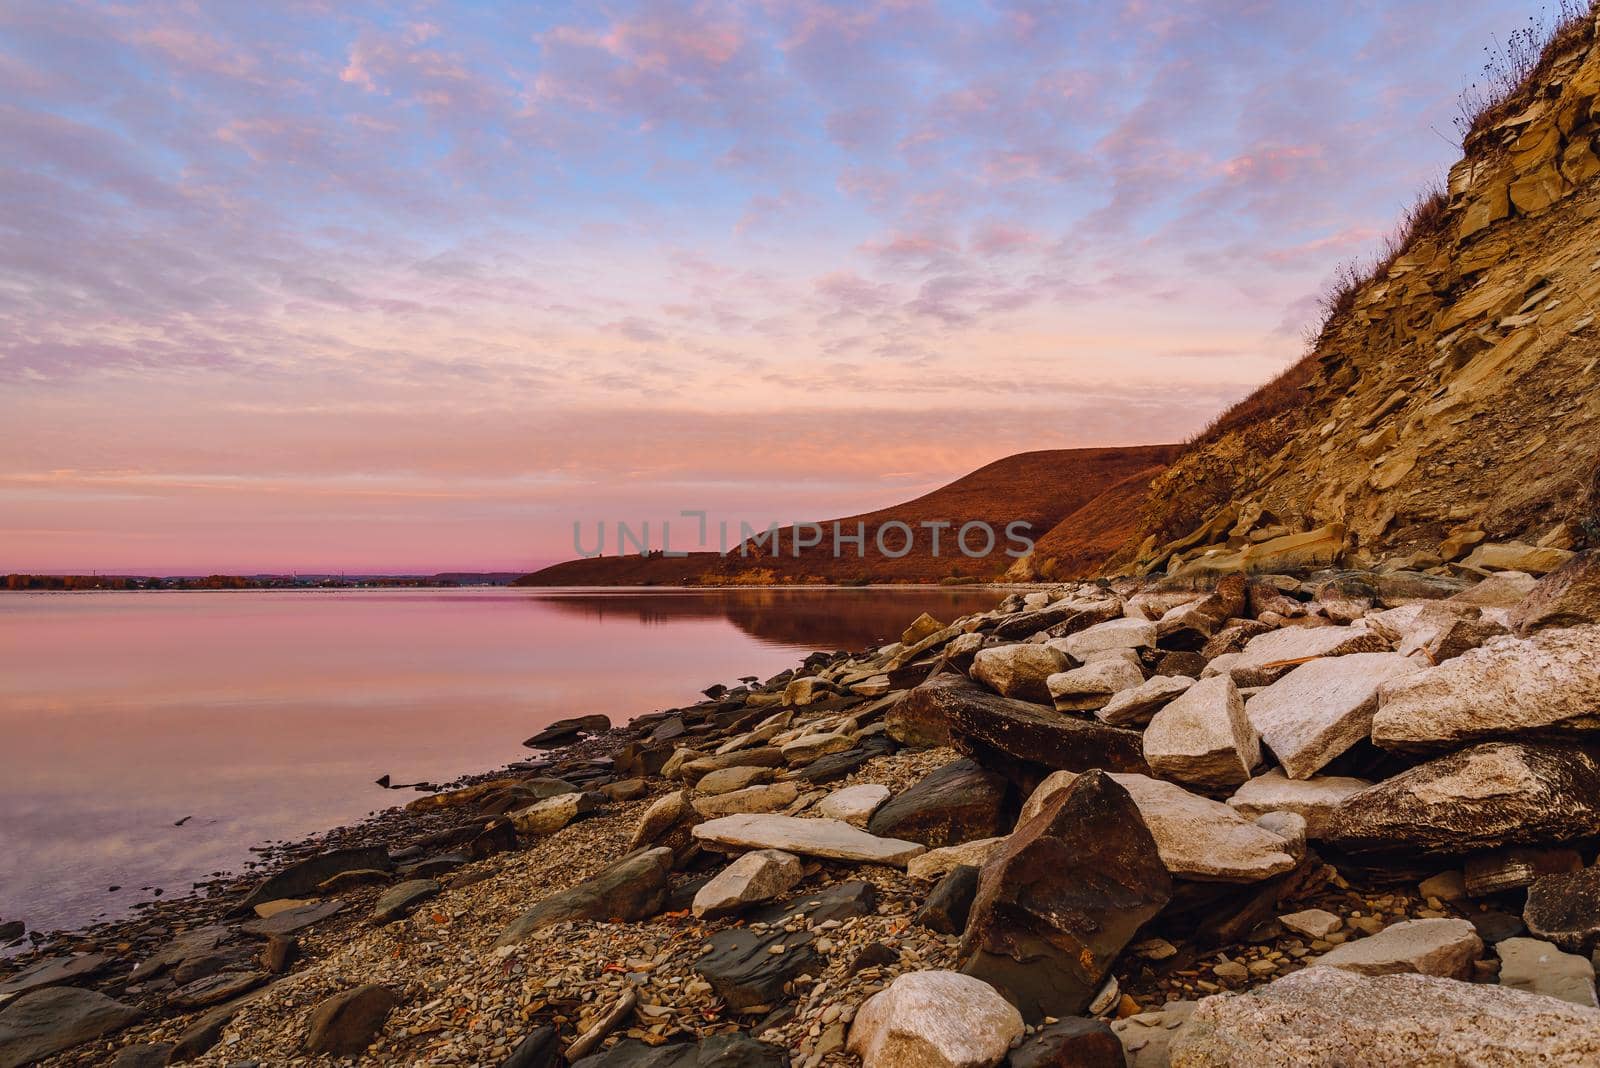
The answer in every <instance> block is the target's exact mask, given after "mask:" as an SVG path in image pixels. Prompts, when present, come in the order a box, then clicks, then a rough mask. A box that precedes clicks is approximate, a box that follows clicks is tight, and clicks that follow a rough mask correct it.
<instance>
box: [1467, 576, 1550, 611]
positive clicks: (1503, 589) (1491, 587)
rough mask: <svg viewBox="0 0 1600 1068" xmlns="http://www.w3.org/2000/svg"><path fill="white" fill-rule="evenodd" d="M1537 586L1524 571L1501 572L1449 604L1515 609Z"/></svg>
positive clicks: (1534, 579) (1531, 577)
mask: <svg viewBox="0 0 1600 1068" xmlns="http://www.w3.org/2000/svg"><path fill="white" fill-rule="evenodd" d="M1538 586H1539V580H1538V579H1536V578H1534V577H1533V576H1532V575H1530V574H1528V573H1527V572H1525V571H1501V572H1497V573H1496V574H1493V575H1490V576H1489V577H1488V578H1486V579H1484V580H1483V581H1482V582H1479V583H1478V584H1477V585H1475V586H1471V587H1468V588H1467V589H1464V590H1462V591H1461V592H1460V593H1457V594H1454V595H1453V596H1451V598H1450V603H1451V604H1464V605H1476V606H1477V607H1479V608H1516V607H1517V605H1519V604H1521V603H1522V601H1523V599H1524V598H1525V597H1527V596H1528V595H1529V594H1531V593H1532V592H1533V591H1534V590H1535V589H1537V588H1538Z"/></svg>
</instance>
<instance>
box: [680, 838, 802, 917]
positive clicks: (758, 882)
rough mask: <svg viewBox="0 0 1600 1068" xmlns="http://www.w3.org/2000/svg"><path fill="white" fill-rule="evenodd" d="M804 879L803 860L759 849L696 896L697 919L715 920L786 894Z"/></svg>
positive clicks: (701, 889) (716, 878)
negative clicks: (801, 861) (698, 917)
mask: <svg viewBox="0 0 1600 1068" xmlns="http://www.w3.org/2000/svg"><path fill="white" fill-rule="evenodd" d="M804 875H805V866H804V865H803V864H801V863H800V858H799V857H797V856H795V855H794V854H792V853H785V852H783V851H782V850H780V849H757V850H755V851H753V852H750V853H746V854H745V855H744V856H742V857H740V858H739V859H738V860H735V861H734V862H733V863H732V864H729V865H728V866H727V867H726V868H724V869H722V871H720V872H718V873H717V874H716V876H714V877H713V878H712V879H711V881H710V882H708V883H706V884H705V885H704V886H702V887H701V888H700V890H699V892H697V893H696V894H695V895H694V904H693V906H692V911H693V912H694V914H695V915H696V916H701V917H706V918H710V919H715V918H716V917H718V916H727V915H730V914H732V913H735V912H738V911H739V910H740V909H742V908H744V907H745V906H746V905H754V904H760V903H761V902H764V901H771V900H773V899H774V898H776V897H778V896H779V895H780V894H784V893H787V892H788V891H789V890H790V889H791V888H793V887H794V885H795V884H796V883H798V882H799V881H800V880H801V878H802V877H804Z"/></svg>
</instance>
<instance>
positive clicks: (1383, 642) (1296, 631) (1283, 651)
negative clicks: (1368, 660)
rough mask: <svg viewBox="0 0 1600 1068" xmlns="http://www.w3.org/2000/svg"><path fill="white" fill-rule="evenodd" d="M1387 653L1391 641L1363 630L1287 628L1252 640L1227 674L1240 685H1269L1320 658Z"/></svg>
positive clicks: (1345, 628) (1348, 628)
mask: <svg viewBox="0 0 1600 1068" xmlns="http://www.w3.org/2000/svg"><path fill="white" fill-rule="evenodd" d="M1388 651H1389V642H1388V640H1387V639H1385V638H1384V637H1382V636H1381V635H1379V634H1377V633H1375V632H1373V631H1371V630H1368V629H1366V628H1364V627H1284V628H1282V629H1281V630H1274V631H1268V632H1267V633H1266V634H1258V635H1257V636H1256V637H1254V638H1251V639H1250V641H1249V643H1248V644H1246V645H1245V647H1244V651H1243V652H1241V653H1240V654H1239V657H1238V659H1237V660H1234V661H1232V662H1231V663H1230V664H1229V666H1228V673H1229V674H1230V675H1232V676H1233V681H1234V682H1236V683H1238V684H1239V685H1240V686H1269V685H1271V684H1272V683H1274V682H1277V681H1278V680H1279V679H1280V678H1282V677H1283V676H1285V675H1287V674H1288V673H1289V672H1290V671H1293V670H1294V669H1295V668H1296V667H1297V666H1299V665H1300V664H1303V663H1307V662H1309V661H1311V660H1314V659H1317V658H1319V657H1325V656H1346V655H1348V654H1350V653H1385V652H1388Z"/></svg>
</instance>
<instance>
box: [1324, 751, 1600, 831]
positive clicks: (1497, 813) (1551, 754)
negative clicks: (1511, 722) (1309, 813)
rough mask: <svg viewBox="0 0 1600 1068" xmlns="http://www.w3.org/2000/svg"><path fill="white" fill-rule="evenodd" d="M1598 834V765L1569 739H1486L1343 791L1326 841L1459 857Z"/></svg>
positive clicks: (1599, 810) (1599, 817) (1599, 783)
mask: <svg viewBox="0 0 1600 1068" xmlns="http://www.w3.org/2000/svg"><path fill="white" fill-rule="evenodd" d="M1594 834H1600V764H1597V762H1596V760H1595V758H1594V756H1592V755H1591V754H1589V753H1588V752H1586V751H1584V750H1582V749H1578V748H1575V747H1572V746H1563V745H1554V744H1543V743H1524V742H1485V743H1483V744H1482V745H1477V746H1473V747H1472V748H1470V749H1464V750H1462V751H1460V752H1457V753H1451V754H1450V755H1448V756H1443V757H1439V758H1438V759H1437V760H1431V761H1429V762H1428V763H1426V764H1420V765H1418V766H1417V767H1414V768H1411V769H1409V770H1407V771H1403V772H1401V773H1400V774H1399V775H1396V776H1395V777H1394V778H1392V779H1385V780H1384V781H1383V782H1380V783H1378V784H1377V785H1375V786H1371V787H1368V788H1367V789H1365V790H1362V791H1361V792H1360V793H1356V794H1352V795H1351V796H1350V797H1348V798H1347V799H1345V801H1344V803H1343V804H1341V805H1340V806H1339V807H1338V809H1336V810H1335V811H1334V813H1333V817H1332V819H1331V820H1330V821H1329V824H1328V832H1327V835H1326V836H1325V841H1327V842H1328V843H1329V844H1331V845H1333V846H1336V847H1337V848H1339V849H1341V850H1344V851H1345V852H1347V853H1351V854H1358V855H1375V856H1392V857H1411V856H1416V855H1418V854H1428V853H1435V854H1442V855H1452V856H1459V855H1463V854H1466V853H1471V852H1473V851H1475V850H1480V849H1494V848H1497V847H1499V846H1503V845H1543V844H1552V843H1559V842H1569V841H1574V840H1577V839H1581V838H1586V837H1588V836H1590V835H1594Z"/></svg>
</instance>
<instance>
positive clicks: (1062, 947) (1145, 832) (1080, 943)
mask: <svg viewBox="0 0 1600 1068" xmlns="http://www.w3.org/2000/svg"><path fill="white" fill-rule="evenodd" d="M1171 897H1172V878H1171V876H1170V875H1168V874H1167V869H1166V866H1165V865H1164V864H1163V863H1162V862H1161V856H1160V854H1159V852H1158V851H1157V849H1156V842H1155V839H1154V838H1153V837H1152V836H1151V834H1150V831H1149V829H1148V828H1146V827H1145V824H1144V820H1143V818H1141V817H1140V815H1139V808H1138V806H1137V805H1136V804H1135V803H1134V800H1133V798H1131V797H1129V796H1128V791H1127V790H1125V789H1123V788H1122V787H1121V786H1119V785H1117V784H1116V783H1115V782H1114V781H1112V779H1111V778H1110V776H1108V775H1106V774H1105V773H1103V772H1100V771H1089V772H1085V773H1084V774H1082V775H1080V776H1078V777H1077V778H1076V780H1074V782H1073V783H1072V785H1071V786H1070V787H1068V788H1067V789H1066V790H1065V791H1063V792H1061V793H1060V794H1059V795H1058V796H1056V797H1055V798H1053V799H1052V800H1050V801H1048V802H1046V803H1045V805H1044V808H1043V811H1041V812H1040V813H1039V814H1038V815H1037V816H1035V817H1034V818H1033V819H1031V820H1029V821H1028V822H1027V823H1025V824H1023V825H1022V826H1021V827H1019V828H1018V829H1017V831H1016V832H1015V833H1014V834H1012V835H1011V837H1010V838H1009V839H1007V840H1006V844H1005V845H1004V846H1002V847H1001V848H1000V849H999V850H998V851H997V852H996V853H995V854H994V855H993V856H992V857H991V858H990V860H989V862H988V863H987V864H985V865H984V867H983V872H982V875H981V876H980V879H979V886H978V894H977V898H976V899H975V900H974V901H973V904H972V911H971V913H970V916H969V918H968V920H967V929H966V932H965V934H963V936H962V939H961V946H960V949H959V950H958V960H959V961H960V964H961V970H962V971H963V972H965V973H966V974H968V975H972V976H976V977H977V978H979V979H982V980H984V981H985V982H988V983H990V984H992V985H993V986H994V987H995V988H996V989H998V990H999V991H1000V992H1001V993H1002V994H1004V995H1005V996H1006V998H1007V1000H1009V1001H1010V1002H1011V1003H1012V1004H1014V1005H1016V1006H1017V1008H1018V1009H1019V1010H1020V1011H1021V1012H1022V1015H1023V1016H1024V1018H1026V1019H1029V1020H1033V1021H1037V1020H1039V1019H1040V1018H1041V1017H1043V1016H1071V1015H1076V1014H1078V1013H1081V1012H1082V1011H1083V1010H1084V1009H1085V1008H1086V1007H1088V1005H1089V1002H1090V1001H1091V1000H1093V998H1094V995H1095V992H1096V991H1097V990H1098V989H1099V988H1100V986H1101V984H1102V983H1103V982H1104V981H1105V977H1106V974H1107V973H1108V972H1109V971H1110V968H1111V965H1112V963H1113V962H1114V961H1115V960H1116V958H1117V955H1118V954H1119V953H1121V952H1122V948H1123V946H1125V945H1126V944H1127V943H1128V941H1129V940H1130V939H1132V937H1133V936H1134V934H1135V932H1137V931H1138V930H1139V928H1140V927H1141V926H1143V925H1144V923H1145V922H1146V921H1148V920H1150V919H1151V918H1152V917H1154V916H1155V915H1156V914H1157V913H1158V912H1160V911H1161V909H1162V907H1163V906H1165V905H1166V903H1167V902H1168V901H1169V900H1170V899H1171Z"/></svg>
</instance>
